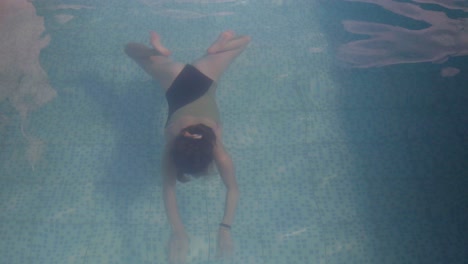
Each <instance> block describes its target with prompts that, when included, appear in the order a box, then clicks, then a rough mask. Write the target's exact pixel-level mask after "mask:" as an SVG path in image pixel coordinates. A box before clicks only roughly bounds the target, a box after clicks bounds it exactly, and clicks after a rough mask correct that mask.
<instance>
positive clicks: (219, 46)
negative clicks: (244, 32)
mask: <svg viewBox="0 0 468 264" xmlns="http://www.w3.org/2000/svg"><path fill="white" fill-rule="evenodd" d="M235 35H236V33H235V32H234V31H232V30H228V31H225V32H223V33H221V34H220V35H219V37H218V39H217V40H216V41H215V42H214V43H213V44H212V45H211V46H210V47H209V48H208V50H207V52H208V54H215V53H218V52H222V51H224V48H225V46H226V43H228V42H229V41H230V40H231V39H233V38H234V36H235Z"/></svg>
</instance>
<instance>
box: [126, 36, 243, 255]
mask: <svg viewBox="0 0 468 264" xmlns="http://www.w3.org/2000/svg"><path fill="white" fill-rule="evenodd" d="M150 39H151V45H152V48H149V47H147V46H145V45H143V44H139V43H129V44H127V45H126V47H125V52H126V54H127V55H128V56H129V57H131V58H132V59H133V60H135V61H136V62H137V63H138V65H140V67H142V68H143V70H145V71H146V72H147V73H148V74H149V75H151V76H152V77H153V78H154V79H156V80H157V81H158V82H159V83H160V85H161V87H162V88H163V89H164V91H165V93H166V99H167V101H168V105H169V115H168V118H167V122H166V126H165V129H164V135H165V148H164V154H163V164H162V175H163V196H164V197H163V198H164V204H165V208H166V214H167V216H168V219H169V222H170V224H171V230H172V233H171V236H170V238H169V242H168V254H169V262H170V263H172V264H179V263H185V261H186V258H187V254H188V250H189V238H188V235H187V233H186V231H185V229H184V225H183V223H182V221H181V219H180V216H179V212H178V208H177V201H176V191H175V188H176V182H177V180H178V181H180V182H186V181H188V179H189V177H190V176H189V175H191V176H193V177H201V176H203V175H206V174H207V173H208V172H209V171H210V168H212V167H214V166H216V168H217V170H218V172H219V175H220V176H221V178H222V180H223V182H224V185H225V186H226V189H227V192H226V201H225V210H224V217H223V220H222V221H221V223H220V225H219V231H218V243H217V245H218V253H217V254H218V256H219V257H223V256H229V255H231V254H232V251H233V243H232V238H231V233H230V229H231V224H232V222H233V219H234V214H235V209H236V205H237V200H238V198H239V190H238V186H237V182H236V177H235V170H234V165H233V162H232V159H231V157H230V155H229V154H228V153H227V151H226V149H225V148H224V145H223V141H222V127H221V120H220V115H219V111H218V107H217V104H216V100H215V99H216V98H215V92H216V86H217V82H218V80H219V78H220V77H221V75H222V74H223V72H224V71H225V70H226V69H227V68H228V66H229V65H230V64H231V63H232V62H233V61H234V59H235V58H236V57H237V56H239V55H240V54H241V53H242V51H244V49H245V48H246V47H247V45H248V44H249V42H250V37H248V36H237V35H236V34H235V33H234V32H233V31H225V32H223V33H221V34H220V35H219V37H218V39H217V40H216V41H215V42H214V43H213V44H212V45H211V46H210V47H209V48H208V50H207V52H206V54H205V55H204V56H203V57H201V58H200V59H198V60H196V61H194V62H193V63H191V64H183V63H180V62H174V61H172V60H171V59H170V58H169V56H170V54H171V52H170V51H169V50H168V49H167V48H166V47H164V46H163V45H162V43H161V41H160V36H159V35H158V34H157V33H156V32H151V38H150Z"/></svg>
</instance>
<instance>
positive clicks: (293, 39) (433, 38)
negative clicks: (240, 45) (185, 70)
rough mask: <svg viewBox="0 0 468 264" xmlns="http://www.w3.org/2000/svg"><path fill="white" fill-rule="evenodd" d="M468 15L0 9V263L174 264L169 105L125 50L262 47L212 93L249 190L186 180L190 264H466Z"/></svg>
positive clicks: (348, 7)
mask: <svg viewBox="0 0 468 264" xmlns="http://www.w3.org/2000/svg"><path fill="white" fill-rule="evenodd" d="M467 17H468V4H467V3H466V1H442V0H425V1H422V0H411V1H410V0H408V1H396V0H379V1H378V0H328V1H324V0H295V1H292V0H258V1H253V0H175V1H163V0H135V1H125V0H113V1H110V0H103V1H89V0H62V1H55V0H35V1H31V2H30V1H27V0H7V1H3V2H2V3H0V21H1V23H0V32H1V34H0V57H1V58H2V59H1V61H0V84H1V88H0V223H1V224H0V237H1V238H2V239H1V240H0V263H5V264H7V263H8V264H16V263H18V264H24V263H44V264H50V263H61V264H62V263H80V264H85V263H99V264H101V263H167V254H166V251H165V248H166V243H167V240H168V238H169V235H170V227H169V223H168V221H167V218H166V214H165V210H164V204H163V200H162V186H161V173H160V170H161V166H160V163H161V152H162V151H161V149H162V147H163V127H164V123H165V121H166V117H167V103H166V101H165V97H164V92H163V91H162V89H161V88H160V87H159V85H158V84H157V83H156V82H155V81H153V80H152V79H151V78H150V77H149V76H148V75H146V74H145V73H144V72H143V71H142V70H141V69H140V68H139V67H138V66H137V65H136V64H135V63H134V62H133V61H131V60H130V59H129V58H128V57H126V55H125V54H124V52H123V48H124V46H125V44H126V43H128V42H140V43H144V44H149V31H150V30H155V31H157V32H158V33H159V34H160V35H161V36H162V41H163V43H164V45H166V46H167V47H168V48H170V49H171V50H172V53H173V55H172V57H173V59H174V60H177V61H182V62H190V61H193V60H195V59H196V58H198V57H200V56H201V55H203V54H204V52H205V50H206V48H207V47H208V46H209V45H210V44H211V43H212V42H213V40H215V39H216V37H217V36H218V34H219V33H220V32H222V31H224V30H226V29H233V30H235V31H236V32H237V33H238V34H246V35H250V36H251V37H252V42H251V44H250V45H249V47H248V49H247V50H246V51H245V52H244V53H243V54H242V55H241V56H240V57H238V58H237V59H236V61H235V62H234V63H233V64H232V65H231V66H230V68H229V69H228V71H227V72H226V73H225V74H224V75H223V77H222V79H221V80H220V82H219V86H218V90H217V99H218V105H219V108H220V112H221V116H222V120H223V121H222V122H223V128H224V132H223V137H224V143H225V145H226V148H227V149H228V152H229V153H230V154H231V156H232V158H233V161H234V164H235V167H236V177H237V181H238V185H239V188H240V200H239V203H238V206H237V211H236V217H235V221H234V223H233V227H232V231H231V232H232V237H233V240H234V244H235V252H234V254H233V256H232V257H231V258H228V259H224V260H217V259H216V238H217V230H218V224H219V222H220V221H221V220H222V217H223V212H224V198H225V192H226V191H225V187H224V185H223V183H222V181H221V179H220V178H219V177H218V176H216V175H215V176H210V177H205V178H201V179H196V180H192V181H190V182H189V183H185V184H178V185H177V199H178V204H179V210H180V214H181V218H182V220H183V222H184V224H185V228H186V230H187V232H188V234H189V236H190V241H191V242H190V253H189V255H188V258H187V260H188V261H187V263H235V264H237V263H242V264H263V263H277V264H282V263H285V264H286V263H287V264H291V263H301V264H303V263H326V264H334V263H346V264H353V263H356V264H364V263H372V264H374V263H379V264H382V263H392V264H393V263H425V264H426V263H444V264H448V263H466V261H467V259H468V253H467V252H466V248H467V247H468V235H467V231H466V230H468V228H467V224H466V223H468V213H467V212H468V210H466V209H467V204H468V192H467V191H466V190H467V188H468V177H467V176H468V158H467V157H468V133H467V131H468V118H467V116H468V114H467V113H468V105H467V104H466V102H467V100H468V90H467V87H468V85H467V84H468V78H467V76H468V75H467V71H468V66H467V65H468V64H467V63H466V61H467V59H466V55H468V51H467V49H466V46H467V40H466V39H467V34H468V33H467V31H466V28H467V27H465V26H466V25H467Z"/></svg>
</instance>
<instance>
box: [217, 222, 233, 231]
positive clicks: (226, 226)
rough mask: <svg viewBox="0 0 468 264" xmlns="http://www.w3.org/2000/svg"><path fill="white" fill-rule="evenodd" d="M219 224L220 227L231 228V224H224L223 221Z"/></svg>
mask: <svg viewBox="0 0 468 264" xmlns="http://www.w3.org/2000/svg"><path fill="white" fill-rule="evenodd" d="M219 226H221V227H224V228H227V229H229V230H231V226H230V225H226V224H225V223H221V224H219Z"/></svg>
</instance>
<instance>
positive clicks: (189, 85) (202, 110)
mask: <svg viewBox="0 0 468 264" xmlns="http://www.w3.org/2000/svg"><path fill="white" fill-rule="evenodd" d="M215 92H216V82H215V81H213V80H212V79H210V78H209V77H208V76H206V75H204V74H203V73H202V72H200V71H199V70H198V69H197V68H195V67H194V66H192V65H190V64H187V65H185V67H184V68H183V69H182V71H181V72H180V73H179V75H177V77H176V78H175V80H174V82H172V84H171V86H170V87H169V89H168V90H167V92H166V99H167V103H168V105H169V114H168V117H167V121H166V127H167V126H169V125H170V124H171V123H173V122H175V121H176V120H178V119H179V118H181V117H184V116H194V117H204V118H209V119H211V120H213V121H215V122H216V123H219V122H220V118H219V110H218V106H217V105H216V100H215Z"/></svg>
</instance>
